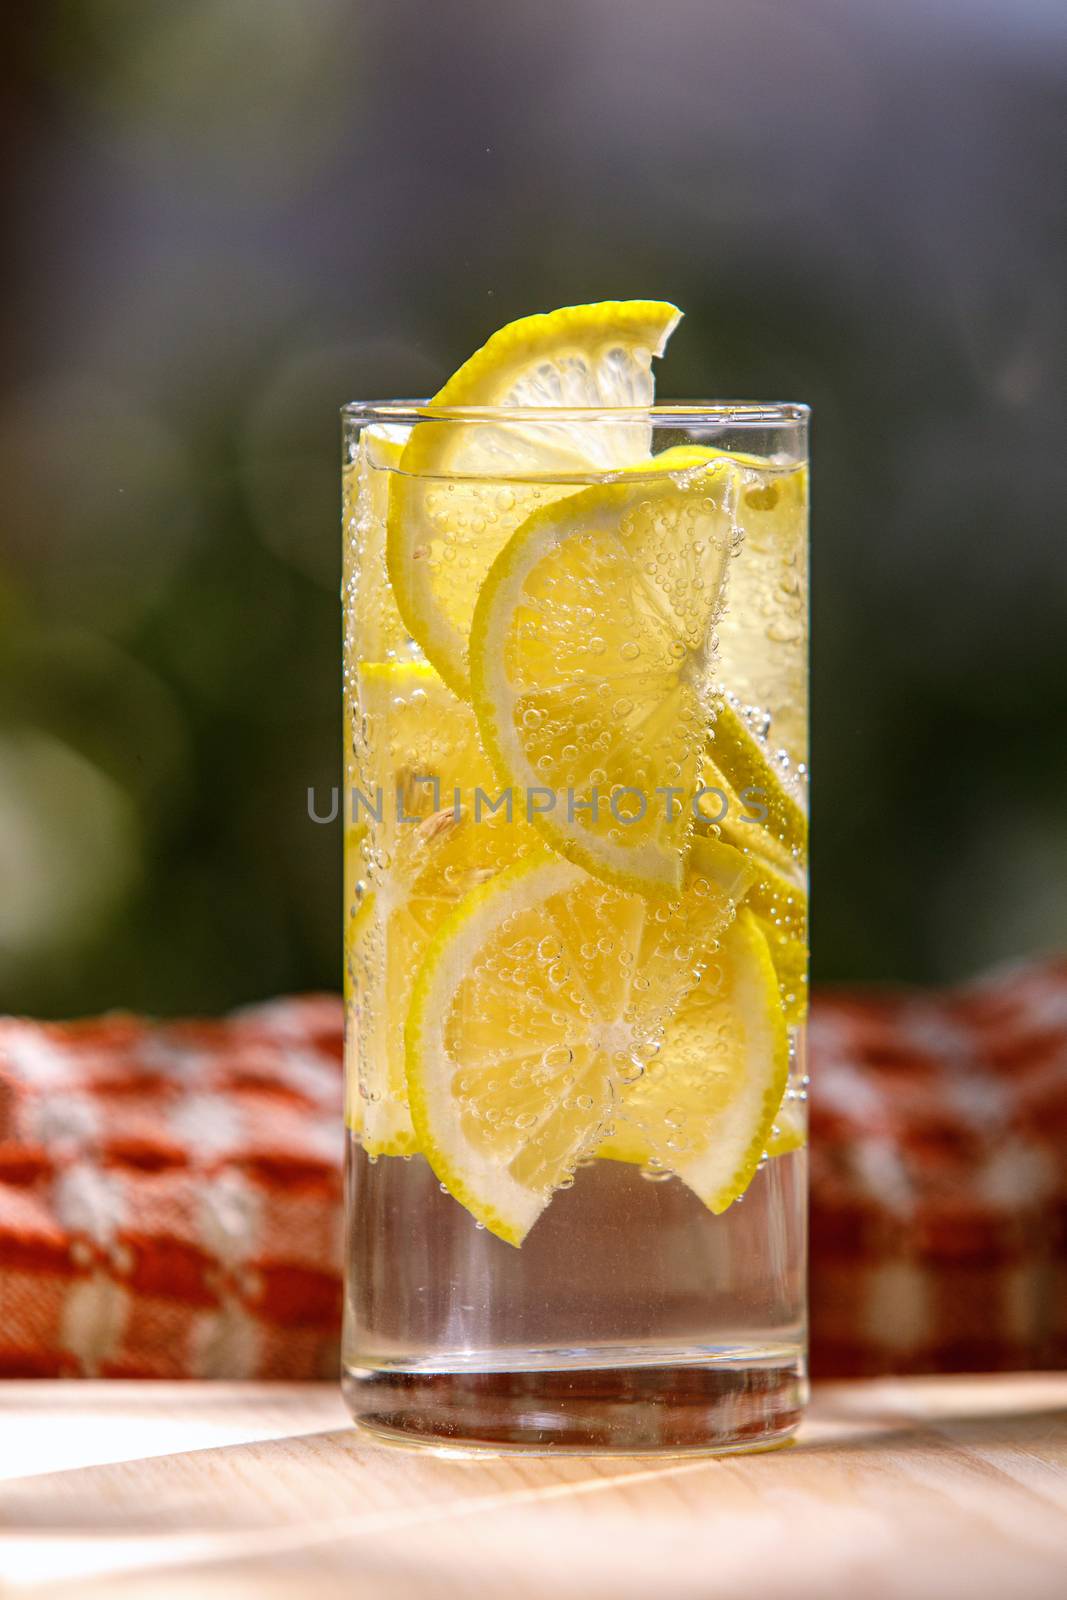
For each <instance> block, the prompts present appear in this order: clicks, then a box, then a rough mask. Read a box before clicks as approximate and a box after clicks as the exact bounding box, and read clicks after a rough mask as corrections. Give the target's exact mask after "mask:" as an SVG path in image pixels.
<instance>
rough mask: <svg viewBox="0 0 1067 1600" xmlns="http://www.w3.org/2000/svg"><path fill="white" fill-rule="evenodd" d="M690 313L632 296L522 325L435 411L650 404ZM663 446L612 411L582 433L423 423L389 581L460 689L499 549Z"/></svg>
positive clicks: (394, 502) (396, 492)
mask: <svg viewBox="0 0 1067 1600" xmlns="http://www.w3.org/2000/svg"><path fill="white" fill-rule="evenodd" d="M680 316H681V312H680V311H679V310H678V309H677V307H675V306H672V305H667V304H665V303H663V302H661V301H654V300H621V301H604V302H602V303H601V304H599V305H589V306H567V307H565V308H564V309H562V310H560V311H553V312H550V313H548V314H546V315H541V316H534V317H523V318H522V319H521V320H520V321H518V322H512V323H509V324H508V326H507V327H505V328H502V329H501V330H500V331H499V332H498V333H495V334H494V335H493V336H492V338H491V339H490V340H489V341H488V342H487V343H486V344H485V345H483V347H482V348H481V349H480V350H478V351H477V352H476V353H475V354H474V355H473V356H471V358H470V360H469V361H467V362H465V363H464V365H463V366H462V367H460V369H459V371H458V372H456V373H455V374H454V376H453V377H452V378H450V379H449V381H448V383H446V384H445V387H444V388H443V389H442V390H441V391H440V393H439V394H437V395H436V396H435V397H434V399H433V401H431V407H433V406H447V407H451V408H454V409H455V408H470V407H476V408H477V407H491V408H496V409H497V410H499V411H500V412H501V413H506V412H507V410H508V408H516V407H524V408H525V407H530V408H538V407H540V408H546V407H552V408H560V407H575V408H586V407H597V408H613V407H643V406H647V405H649V404H650V403H651V400H652V397H653V379H652V371H651V367H652V359H653V357H654V356H658V355H661V354H662V353H663V349H664V347H665V345H666V342H667V340H668V338H669V337H670V334H671V332H672V331H673V329H674V328H675V326H676V325H677V323H678V320H679V318H680ZM650 443H651V430H650V428H649V426H648V424H647V423H646V422H641V421H634V420H632V419H626V418H622V419H620V420H618V421H617V422H615V423H606V422H605V421H604V419H603V418H602V417H601V418H598V419H597V421H596V422H595V423H593V424H589V423H587V424H586V425H585V427H583V426H582V425H581V422H580V420H566V419H560V418H556V419H555V420H551V419H546V418H545V417H544V416H541V417H538V416H537V413H536V410H532V411H531V417H530V420H529V421H527V420H525V419H523V420H521V421H519V420H516V419H515V417H514V414H513V412H512V414H511V415H510V416H509V415H506V414H502V415H500V416H498V417H494V416H493V415H492V414H491V413H489V414H484V415H480V416H479V415H478V414H477V413H475V414H473V415H472V416H471V417H469V418H468V419H465V420H455V419H453V420H449V421H435V420H433V418H432V415H430V416H429V417H428V419H427V420H425V421H423V422H420V423H418V424H416V426H415V428H414V429H413V431H412V434H411V438H410V440H409V442H408V444H407V447H406V448H405V450H404V454H403V457H402V459H401V462H400V471H399V473H398V474H397V475H396V477H395V480H394V484H393V489H392V493H391V496H390V505H389V530H388V547H387V553H388V568H389V577H390V579H391V581H392V587H393V592H394V594H395V596H396V601H397V605H398V606H399V609H400V614H401V616H402V617H403V619H404V621H405V623H406V626H407V628H408V630H409V631H410V633H411V634H412V636H413V637H414V638H415V639H416V640H417V641H418V643H419V645H420V646H421V648H422V650H423V651H424V652H425V654H426V656H427V658H428V660H430V661H431V662H432V663H433V664H434V666H436V668H437V670H438V671H439V672H440V674H441V676H442V678H443V679H444V680H445V682H446V683H447V684H449V685H451V687H452V688H453V689H454V690H455V691H456V692H457V694H460V695H466V694H467V692H468V665H467V635H468V631H469V628H470V620H471V615H472V613H473V611H474V603H475V600H476V598H477V595H478V589H479V587H480V585H481V582H482V579H483V578H484V577H485V574H486V573H487V572H488V570H489V567H490V566H491V565H492V562H493V559H494V557H495V556H496V554H497V552H498V551H499V550H500V549H501V547H502V546H503V545H504V544H506V542H507V540H508V539H509V538H510V537H511V535H512V533H513V532H514V531H515V529H516V528H517V527H518V526H519V524H520V523H521V522H522V521H524V520H525V518H526V517H527V516H529V515H530V514H531V512H532V511H534V510H535V509H536V508H537V506H539V505H544V504H546V503H549V502H551V501H553V500H556V499H559V498H560V497H561V496H564V495H567V494H568V493H571V492H573V489H574V487H575V483H576V482H577V484H579V485H580V484H581V483H582V482H583V481H588V479H589V477H590V475H592V474H600V473H603V472H606V471H613V470H616V469H622V468H624V467H626V466H629V465H630V464H632V463H633V462H635V461H638V460H640V459H642V458H643V457H647V455H648V453H649V448H650ZM553 479H556V480H559V481H557V482H553V481H552V480H553ZM523 480H526V481H525V482H524V481H523Z"/></svg>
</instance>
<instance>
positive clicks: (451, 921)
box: [406, 840, 750, 1245]
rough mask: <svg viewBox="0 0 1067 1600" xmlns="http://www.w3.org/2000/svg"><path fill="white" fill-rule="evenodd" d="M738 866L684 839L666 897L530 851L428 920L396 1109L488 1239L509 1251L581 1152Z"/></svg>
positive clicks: (644, 1058)
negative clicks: (683, 867)
mask: <svg viewBox="0 0 1067 1600" xmlns="http://www.w3.org/2000/svg"><path fill="white" fill-rule="evenodd" d="M749 870H750V869H748V868H747V867H746V865H745V862H744V859H743V858H742V857H741V855H740V854H739V852H738V851H736V850H734V849H732V848H731V847H730V846H729V845H723V844H718V843H714V842H712V841H706V840H700V841H697V843H696V845H695V846H694V851H693V860H692V863H691V871H690V876H689V879H688V882H687V885H686V889H685V892H684V893H683V894H682V895H681V896H680V897H679V899H677V900H676V901H674V902H671V903H669V904H668V903H665V902H655V901H651V900H649V899H647V898H646V897H645V896H643V895H638V894H629V893H626V892H625V891H623V890H620V889H617V888H615V887H613V886H612V885H609V884H603V883H599V882H597V881H596V880H595V879H592V878H589V877H588V876H586V875H585V874H584V873H583V872H582V871H581V869H580V868H578V867H576V866H574V865H573V864H572V863H571V862H569V861H566V860H563V859H561V858H560V857H558V856H552V855H549V854H548V853H547V852H545V851H538V852H537V853H536V854H535V855H533V856H531V857H530V858H528V859H527V860H525V861H522V862H520V863H519V864H517V865H516V866H514V867H512V868H510V869H509V870H507V871H505V872H503V873H501V874H499V875H498V876H497V877H495V878H493V879H492V880H490V881H489V882H488V883H486V884H484V885H483V886H482V887H481V888H479V889H475V890H473V891H472V892H471V893H470V894H469V895H467V896H466V897H465V898H464V899H463V900H462V901H461V902H460V903H459V905H457V906H456V908H455V910H454V911H453V912H452V914H451V916H449V917H448V918H447V919H446V921H445V922H443V923H442V925H441V926H440V927H439V928H438V930H437V932H436V934H435V935H434V938H433V940H432V941H431V943H430V945H429V948H428V950H427V952H426V957H425V960H424V962H423V965H422V967H421V969H420V972H419V974H418V977H417V979H416V982H415V988H414V992H413V994H412V999H411V1007H410V1011H409V1013H408V1022H407V1028H406V1043H407V1079H408V1098H409V1103H410V1107H411V1114H412V1119H413V1122H414V1126H415V1131H416V1135H417V1138H418V1143H419V1146H420V1148H421V1149H422V1151H423V1153H424V1154H425V1155H426V1157H427V1158H428V1160H429V1162H430V1165H431V1166H432V1167H433V1169H434V1172H435V1173H436V1174H437V1177H438V1178H439V1179H440V1180H441V1182H442V1183H443V1184H444V1185H445V1186H446V1187H447V1188H448V1190H449V1191H450V1192H451V1193H452V1195H454V1197H455V1198H456V1199H457V1200H458V1201H460V1203H461V1204H462V1205H464V1206H466V1208H467V1210H468V1211H470V1212H471V1214H472V1215H473V1216H474V1217H475V1218H476V1219H477V1220H478V1221H479V1222H482V1223H483V1224H484V1225H485V1226H486V1227H487V1228H489V1229H490V1230H491V1231H492V1232H493V1233H495V1234H497V1235H498V1236H499V1237H500V1238H502V1239H505V1240H507V1241H508V1243H510V1244H515V1245H518V1244H521V1242H522V1240H523V1239H524V1238H525V1236H526V1234H527V1233H528V1232H529V1230H530V1228H531V1227H532V1226H533V1224H534V1222H535V1221H536V1220H537V1218H538V1216H539V1215H540V1214H541V1212H542V1211H543V1210H544V1208H545V1206H546V1205H547V1204H548V1202H549V1200H550V1199H551V1196H552V1194H553V1192H554V1191H555V1190H556V1189H557V1188H559V1187H560V1186H561V1185H563V1184H566V1183H568V1182H569V1180H570V1179H571V1177H572V1175H573V1173H574V1170H575V1167H576V1165H577V1163H578V1161H580V1160H581V1159H582V1158H583V1157H584V1156H585V1155H587V1154H589V1153H591V1151H592V1149H593V1147H594V1146H595V1144H596V1142H597V1140H598V1138H599V1137H600V1135H601V1133H602V1131H603V1129H604V1126H605V1124H606V1122H608V1120H609V1119H610V1118H611V1117H612V1116H613V1114H614V1112H615V1110H616V1109H617V1106H618V1103H619V1099H620V1096H621V1095H622V1094H623V1093H624V1092H625V1086H626V1084H627V1083H628V1082H632V1081H634V1080H636V1079H637V1078H638V1077H639V1076H640V1074H641V1072H642V1070H643V1069H644V1066H645V1063H646V1062H648V1061H649V1060H652V1059H653V1058H654V1057H655V1055H656V1049H657V1045H658V1041H659V1039H660V1037H661V1036H662V1032H663V1029H664V1027H665V1026H666V1024H667V1023H668V1021H669V1019H670V1017H671V1015H672V1014H673V1012H674V1011H675V1009H676V1008H677V1006H678V1003H679V1001H680V1000H681V999H682V998H683V997H684V995H685V993H686V991H687V990H688V989H690V988H692V986H693V985H694V984H696V983H697V982H698V981H699V979H700V977H701V975H702V973H703V972H704V970H705V968H706V967H707V965H708V962H709V960H710V959H711V957H712V955H713V953H714V948H715V941H716V940H717V939H719V938H720V936H721V935H722V934H723V932H724V930H725V929H726V928H727V927H728V925H729V923H730V921H731V919H732V917H733V914H734V908H735V906H736V904H737V902H738V900H739V899H740V897H741V896H742V895H743V894H744V891H745V888H746V886H747V883H748V875H749ZM705 1043H706V1045H707V1046H708V1047H709V1048H710V1047H711V1044H712V1040H711V1039H710V1037H709V1039H708V1040H706V1041H705Z"/></svg>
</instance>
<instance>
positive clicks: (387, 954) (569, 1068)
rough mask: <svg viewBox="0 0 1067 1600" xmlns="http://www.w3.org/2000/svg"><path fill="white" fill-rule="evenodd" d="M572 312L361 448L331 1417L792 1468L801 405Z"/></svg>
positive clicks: (380, 415)
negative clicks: (709, 398) (343, 1135)
mask: <svg viewBox="0 0 1067 1600" xmlns="http://www.w3.org/2000/svg"><path fill="white" fill-rule="evenodd" d="M679 318H680V313H679V312H678V311H677V310H676V308H675V307H673V306H671V305H668V304H665V303H662V302H657V301H614V302H605V303H601V304H598V305H593V306H574V307H567V308H565V309H563V310H561V311H557V312H553V313H550V314H547V315H540V316H533V317H528V318H524V319H522V320H521V321H519V322H515V323H512V324H510V325H509V326H508V327H506V328H504V329H503V330H501V332H499V333H497V334H495V335H494V336H493V337H492V338H491V339H489V341H488V342H487V344H486V345H485V346H483V348H482V349H481V350H479V351H478V352H477V353H476V354H475V355H474V356H472V357H471V359H470V360H469V361H468V362H466V363H465V364H464V366H463V367H461V368H460V369H459V371H458V372H457V373H456V374H455V376H454V377H453V378H452V379H450V380H449V382H448V383H447V384H446V385H445V387H444V388H443V389H442V390H441V392H440V393H439V394H438V395H437V396H436V397H435V398H434V399H433V400H432V401H428V402H410V403H408V402H387V403H382V404H358V405H352V406H348V407H346V408H345V410H344V413H343V427H344V576H343V599H344V619H345V623H344V625H345V633H344V674H345V712H344V753H345V845H344V859H345V890H344V895H345V902H344V907H345V909H344V915H345V946H344V948H345V956H344V960H345V995H346V1120H347V1126H348V1156H347V1162H348V1196H347V1244H346V1294H345V1333H344V1352H343V1361H344V1387H345V1392H346V1396H347V1398H348V1402H349V1405H350V1407H351V1410H352V1413H353V1416H354V1417H355V1418H356V1420H357V1421H358V1422H359V1423H360V1424H361V1425H362V1426H364V1427H366V1428H368V1429H371V1430H373V1431H374V1432H375V1433H377V1434H379V1435H380V1436H385V1437H389V1438H393V1439H404V1440H409V1441H411V1442H421V1443H424V1444H431V1445H435V1446H437V1447H445V1448H447V1447H453V1448H455V1447H463V1448H470V1447H478V1446H482V1447H490V1448H495V1449H534V1450H538V1449H539V1450H567V1449H570V1450H577V1451H589V1450H611V1451H620V1452H672V1453H673V1452H678V1451H689V1450H730V1449H745V1448H747V1449H751V1448H755V1447H759V1446H767V1445H770V1444H773V1443H776V1442H778V1441H780V1440H781V1439H783V1438H785V1437H787V1436H788V1435H789V1433H790V1432H791V1431H792V1430H793V1429H794V1428H795V1427H796V1425H797V1423H798V1421H799V1417H800V1413H801V1409H802V1406H803V1403H804V1399H805V1395H806V1380H805V1365H804V1359H805V1358H804V1269H805V1206H806V1175H805V1151H804V1144H805V1095H806V1083H807V1079H806V1075H805V1066H804V1018H805V1012H806V984H807V879H806V867H807V841H808V820H807V815H808V814H807V722H808V719H807V464H806V428H807V412H806V409H805V408H804V407H803V406H797V405H777V404H776V405H749V404H715V403H710V402H709V403H705V402H701V403H696V404H686V405H670V404H667V405H664V404H659V405H657V404H655V402H654V397H653V375H652V366H653V361H654V359H655V358H656V357H657V356H659V355H661V354H662V352H663V349H664V347H665V345H666V341H667V339H668V338H669V337H670V335H671V333H672V331H673V330H674V328H675V326H676V324H677V322H678V321H679Z"/></svg>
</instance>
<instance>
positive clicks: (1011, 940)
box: [0, 0, 1067, 1015]
mask: <svg viewBox="0 0 1067 1600" xmlns="http://www.w3.org/2000/svg"><path fill="white" fill-rule="evenodd" d="M4 27H5V31H6V33H7V45H6V48H5V50H4V52H3V56H2V61H3V65H2V67H0V73H2V76H3V79H4V89H5V93H4V97H3V105H4V111H3V116H4V120H5V123H6V127H5V130H4V131H5V134H6V137H5V139H4V142H3V149H4V152H5V153H4V156H3V158H2V160H3V173H2V194H0V204H2V205H3V207H4V209H5V211H6V213H7V215H6V222H7V227H6V238H7V241H8V244H7V249H6V251H5V254H4V258H3V267H2V271H3V274H4V277H5V280H6V281H5V284H4V296H3V333H2V340H0V497H2V503H3V509H2V517H0V1009H7V1010H17V1011H29V1012H36V1013H40V1014H44V1015H64V1014H70V1013H77V1012H82V1011H95V1010H100V1009H103V1008H105V1007H110V1006H116V1005H127V1006H134V1007H140V1008H145V1009H147V1010H150V1011H155V1012H161V1013H168V1012H174V1011H179V1010H203V1011H213V1010H217V1009H220V1008H223V1007H225V1006H227V1005H230V1004H233V1003H237V1002H241V1001H245V1000H248V999H252V998H255V997H258V996H262V995H267V994H271V993H274V992H277V991H281V990H287V989H299V988H304V987H318V986H324V987H334V986H336V985H337V984H338V981H339V972H340V955H339V925H340V864H339V863H340V849H339V835H338V830H337V829H336V828H322V827H315V826H314V825H313V824H312V823H311V822H309V820H308V817H307V812H306V791H307V787H308V785H309V784H316V785H319V786H320V787H321V789H322V790H323V792H325V790H326V789H327V788H328V786H329V785H331V784H332V783H334V782H336V781H337V776H338V757H339V704H338V701H339V654H340V649H339V638H340V632H339V615H338V600H337V592H338V584H339V533H338V510H339V508H338V430H337V419H336V411H337V407H338V405H339V404H341V403H342V402H343V401H345V400H348V399H353V398H366V397H379V396H386V395H411V394H425V393H430V392H432V391H433V390H434V389H435V388H436V387H437V386H438V385H439V384H440V383H441V381H442V380H443V379H444V378H445V377H446V376H447V374H448V373H449V372H450V371H451V370H452V368H454V367H455V366H456V365H457V364H458V363H459V362H460V361H461V360H462V359H463V358H464V357H465V356H466V355H467V354H468V353H469V352H470V351H471V350H472V349H473V348H474V347H475V346H476V345H477V344H479V343H480V342H482V340H483V339H484V337H485V336H486V335H487V334H488V333H489V332H490V331H491V330H492V329H493V328H494V327H496V326H498V325H499V324H501V323H502V322H504V321H506V320H508V319H510V318H511V317H514V316H517V315H521V314H524V313H526V312H530V311H534V310H539V309H545V308H548V307H551V306H554V305H559V304H566V303H569V302H574V301H580V300H589V299H601V298H605V297H611V296H626V295H651V296H656V297H664V298H669V299H673V300H676V301H677V302H678V303H679V304H680V305H681V306H683V307H684V308H685V309H686V311H687V313H688V317H687V321H686V323H685V324H684V326H683V329H682V330H681V331H680V332H679V334H678V335H677V337H676V339H675V341H674V343H673V345H672V347H671V352H670V355H669V357H668V359H667V361H666V362H665V363H664V365H663V368H662V370H661V375H660V393H661V394H662V395H663V396H664V397H667V396H672V395H673V396H697V395H715V396H737V397H748V398H759V399H772V398H783V399H802V400H807V401H808V402H810V403H811V404H812V406H813V407H814V410H815V418H816V425H815V469H814V470H815V479H814V482H815V507H814V554H815V589H814V592H815V602H814V611H815V616H814V629H815V641H816V645H815V677H814V703H815V741H814V763H813V765H814V772H815V776H816V790H817V797H818V798H817V831H816V870H817V885H818V888H817V927H816V976H817V978H822V979H856V978H863V979H914V980H921V981H930V980H943V979H949V978H954V977H957V976H962V975H965V974H967V973H969V972H971V971H973V970H975V969H976V968H978V967H980V966H982V965H984V964H987V963H990V962H993V961H997V960H1000V959H1002V958H1005V957H1009V956H1013V955H1016V954H1023V953H1026V952H1028V951H1031V950H1036V949H1041V948H1043V947H1047V946H1051V945H1055V944H1061V945H1062V944H1064V943H1067V894H1065V892H1064V890H1065V885H1067V801H1065V779H1067V772H1065V766H1067V761H1065V755H1064V748H1065V742H1064V736H1063V727H1064V716H1065V711H1067V670H1065V667H1067V650H1065V638H1067V537H1065V528H1064V506H1065V505H1067V448H1065V446H1064V439H1065V423H1067V415H1065V404H1064V387H1063V373H1064V370H1065V368H1067V359H1065V357H1067V321H1065V309H1064V286H1065V283H1067V160H1065V152H1064V127H1065V120H1064V119H1065V114H1067V9H1065V8H1064V6H1063V5H1062V3H1061V0H1016V3H1015V4H1014V5H1013V6H1011V7H1004V6H1001V5H999V4H994V3H993V0H921V3H920V0H892V3H890V0H744V3H741V0H734V3H733V4H729V3H726V0H641V3H631V0H538V3H537V4H528V5H513V6H501V5H500V4H499V3H493V4H490V3H488V0H466V3H463V4H446V3H443V0H441V3H436V4H435V3H433V0H423V3H415V0H381V3H378V0H368V3H361V0H348V3H341V0H301V3H298V0H182V3H180V4H174V3H158V0H67V3H56V4H50V3H42V4H39V5H34V6H25V7H21V8H16V7H13V6H12V7H8V8H7V10H6V18H5V23H4Z"/></svg>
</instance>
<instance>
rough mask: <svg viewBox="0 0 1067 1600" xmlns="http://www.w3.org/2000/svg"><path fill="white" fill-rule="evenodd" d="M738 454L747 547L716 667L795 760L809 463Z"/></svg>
mask: <svg viewBox="0 0 1067 1600" xmlns="http://www.w3.org/2000/svg"><path fill="white" fill-rule="evenodd" d="M733 460H734V462H735V471H736V473H737V493H736V498H735V505H734V515H735V518H736V522H737V527H738V531H739V532H740V534H741V536H742V546H741V553H740V556H739V558H738V560H736V561H733V562H731V564H730V572H729V577H728V580H727V585H726V594H725V608H724V611H723V615H722V617H721V619H720V621H719V624H718V628H717V633H718V641H719V664H720V665H719V670H720V673H721V676H722V679H723V682H724V683H726V684H727V685H728V686H729V688H730V690H731V692H732V693H733V694H734V695H736V696H737V697H738V699H739V700H740V701H741V702H742V703H743V704H745V705H759V706H760V707H761V708H762V710H763V711H764V712H765V713H766V714H767V716H768V718H769V724H770V732H769V742H770V743H771V744H772V745H773V746H774V748H775V749H778V748H781V749H783V750H786V751H787V752H788V754H789V755H790V757H791V758H792V761H793V762H794V764H798V763H801V762H804V761H806V759H807V742H808V707H807V654H808V634H807V608H808V570H807V521H808V473H807V468H806V467H804V466H788V467H779V466H777V465H776V464H775V463H773V462H771V461H761V460H760V459H759V458H758V457H755V456H735V457H733Z"/></svg>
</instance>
